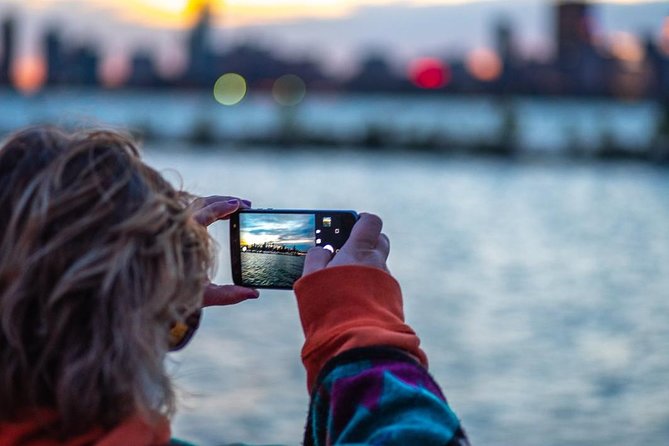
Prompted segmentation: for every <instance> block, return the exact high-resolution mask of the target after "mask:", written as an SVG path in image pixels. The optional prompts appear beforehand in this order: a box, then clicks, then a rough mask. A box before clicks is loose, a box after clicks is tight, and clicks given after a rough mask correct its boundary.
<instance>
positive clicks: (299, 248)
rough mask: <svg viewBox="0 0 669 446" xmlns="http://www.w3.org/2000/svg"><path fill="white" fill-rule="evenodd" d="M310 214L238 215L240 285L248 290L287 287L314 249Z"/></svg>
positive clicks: (297, 275) (295, 277)
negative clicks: (255, 287)
mask: <svg viewBox="0 0 669 446" xmlns="http://www.w3.org/2000/svg"><path fill="white" fill-rule="evenodd" d="M315 220H316V219H315V216H314V215H313V214H254V213H242V214H240V215H239V245H240V250H241V253H240V254H241V256H240V257H241V270H242V281H243V283H244V284H246V285H249V286H277V287H290V286H292V284H293V283H294V282H295V281H296V280H297V279H299V278H300V276H301V275H302V268H303V267H304V256H305V255H306V254H307V251H308V250H309V248H312V247H313V246H315V240H314V233H315V225H316V223H315Z"/></svg>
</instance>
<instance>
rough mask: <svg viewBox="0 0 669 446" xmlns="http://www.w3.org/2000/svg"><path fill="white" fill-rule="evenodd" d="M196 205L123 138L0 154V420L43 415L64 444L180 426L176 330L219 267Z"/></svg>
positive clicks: (51, 138) (39, 136)
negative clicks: (174, 421)
mask: <svg viewBox="0 0 669 446" xmlns="http://www.w3.org/2000/svg"><path fill="white" fill-rule="evenodd" d="M192 199H193V197H192V196H190V195H189V194H187V193H185V192H183V191H179V190H176V189H175V188H174V187H173V186H172V185H171V184H170V183H168V182H167V181H166V180H165V179H163V178H162V176H161V175H160V174H159V173H158V172H156V171H155V170H153V169H152V168H150V167H148V166H147V165H146V164H144V163H143V162H142V161H141V160H140V156H139V152H138V149H137V147H136V145H135V144H134V142H133V141H132V140H131V139H130V138H128V137H126V136H123V135H121V134H118V133H116V132H111V131H87V132H78V133H74V134H67V133H64V132H63V131H60V130H58V129H54V128H48V127H38V128H32V129H28V130H25V131H22V132H20V133H17V134H15V135H13V136H12V137H10V138H9V140H8V141H7V142H6V143H5V144H4V146H3V147H2V148H0V421H3V420H5V421H7V420H9V421H11V420H13V419H15V418H16V417H17V415H18V414H28V416H31V415H30V414H35V413H37V411H39V410H41V409H44V408H47V409H50V410H55V411H57V413H58V415H59V419H60V429H61V430H62V432H61V434H62V435H64V436H69V435H75V434H77V433H81V432H83V431H86V430H88V429H91V428H92V427H93V426H98V427H103V428H111V427H113V426H115V425H117V424H118V423H120V422H121V421H122V420H123V419H125V418H127V417H130V416H134V415H140V416H144V417H145V418H147V419H155V417H156V416H157V415H166V416H170V415H171V414H172V413H173V411H174V406H175V402H174V400H175V396H174V391H173V388H172V384H171V381H170V378H169V376H168V375H167V373H166V370H165V367H164V363H163V361H164V358H165V354H166V352H167V350H168V332H169V328H170V325H171V324H172V323H174V322H182V321H184V320H185V319H186V318H187V317H188V316H189V315H190V314H192V313H193V312H194V311H197V310H198V309H199V307H200V305H201V299H202V293H203V290H204V285H205V283H206V280H207V273H208V272H209V268H210V266H211V264H212V254H211V241H210V239H209V236H208V235H207V232H206V230H205V229H204V228H203V227H201V226H200V225H198V224H197V223H196V222H195V221H194V219H193V215H192V209H191V207H190V203H191V202H192ZM24 416H25V415H24Z"/></svg>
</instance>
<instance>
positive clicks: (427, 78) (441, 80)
mask: <svg viewBox="0 0 669 446" xmlns="http://www.w3.org/2000/svg"><path fill="white" fill-rule="evenodd" d="M409 79H410V80H411V82H413V83H414V84H415V85H416V86H418V87H420V88H427V89H435V88H442V87H444V86H445V85H446V84H448V83H449V82H450V80H451V72H450V70H449V69H448V67H447V66H446V65H445V64H444V63H443V62H442V61H440V60H439V59H434V58H428V57H426V58H421V59H416V60H414V61H413V62H412V63H411V65H410V66H409Z"/></svg>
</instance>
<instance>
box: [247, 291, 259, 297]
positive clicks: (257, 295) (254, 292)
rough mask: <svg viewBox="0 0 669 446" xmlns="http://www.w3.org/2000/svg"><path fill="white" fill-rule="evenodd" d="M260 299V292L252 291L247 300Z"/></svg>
mask: <svg viewBox="0 0 669 446" xmlns="http://www.w3.org/2000/svg"><path fill="white" fill-rule="evenodd" d="M259 297H260V291H258V290H253V292H252V293H251V294H249V299H257V298H259Z"/></svg>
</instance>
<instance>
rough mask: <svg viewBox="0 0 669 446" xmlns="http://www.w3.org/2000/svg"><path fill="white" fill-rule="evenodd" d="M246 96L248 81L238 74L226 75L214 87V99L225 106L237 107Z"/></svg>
mask: <svg viewBox="0 0 669 446" xmlns="http://www.w3.org/2000/svg"><path fill="white" fill-rule="evenodd" d="M244 96H246V79H244V78H243V77H242V76H241V75H239V74H237V73H225V74H224V75H223V76H221V77H219V78H218V80H217V81H216V84H215V85H214V99H216V101H217V102H218V103H220V104H223V105H235V104H237V103H239V102H240V101H241V100H242V99H244Z"/></svg>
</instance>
